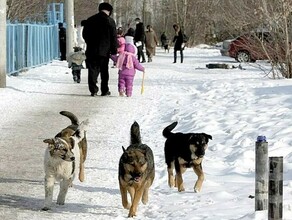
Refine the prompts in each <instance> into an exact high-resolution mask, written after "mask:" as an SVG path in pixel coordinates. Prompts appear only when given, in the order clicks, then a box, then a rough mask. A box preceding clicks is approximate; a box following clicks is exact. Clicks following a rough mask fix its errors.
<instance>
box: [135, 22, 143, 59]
mask: <svg viewBox="0 0 292 220" xmlns="http://www.w3.org/2000/svg"><path fill="white" fill-rule="evenodd" d="M135 22H136V30H135V36H134V42H135V45H136V47H137V49H138V60H139V62H141V63H145V62H146V59H145V55H144V52H143V49H144V41H145V30H144V24H143V22H142V21H141V20H140V18H136V19H135ZM141 59H142V60H141Z"/></svg>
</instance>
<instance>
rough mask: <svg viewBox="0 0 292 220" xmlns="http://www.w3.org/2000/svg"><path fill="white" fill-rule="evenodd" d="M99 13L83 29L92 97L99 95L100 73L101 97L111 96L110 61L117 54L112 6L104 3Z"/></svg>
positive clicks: (100, 5) (101, 4)
mask: <svg viewBox="0 0 292 220" xmlns="http://www.w3.org/2000/svg"><path fill="white" fill-rule="evenodd" d="M98 10H99V12H98V13H97V14H95V15H93V16H91V17H89V18H88V19H87V20H86V22H85V26H84V28H83V38H84V40H85V42H86V51H85V54H86V67H87V69H88V87H89V91H90V94H91V96H96V95H97V93H98V90H99V88H98V86H97V85H96V84H97V78H98V75H99V73H100V78H101V96H109V95H110V94H111V93H110V91H109V86H108V81H109V59H110V55H115V54H117V28H116V23H115V21H114V19H112V18H111V17H110V15H111V14H112V11H113V7H112V5H111V4H109V3H107V2H102V3H100V4H99V6H98Z"/></svg>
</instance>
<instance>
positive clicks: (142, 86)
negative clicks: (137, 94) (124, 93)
mask: <svg viewBox="0 0 292 220" xmlns="http://www.w3.org/2000/svg"><path fill="white" fill-rule="evenodd" d="M144 78H145V71H144V72H143V76H142V85H141V95H142V94H143V93H144Z"/></svg>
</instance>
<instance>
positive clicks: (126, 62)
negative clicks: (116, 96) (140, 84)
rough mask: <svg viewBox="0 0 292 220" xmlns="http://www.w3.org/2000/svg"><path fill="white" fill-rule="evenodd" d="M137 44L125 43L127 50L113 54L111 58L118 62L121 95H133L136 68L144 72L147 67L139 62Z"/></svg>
mask: <svg viewBox="0 0 292 220" xmlns="http://www.w3.org/2000/svg"><path fill="white" fill-rule="evenodd" d="M135 51H136V48H135V45H132V44H129V43H127V44H126V45H125V51H124V52H122V53H121V54H120V55H119V56H117V55H112V56H111V58H112V60H113V61H114V62H116V63H117V68H118V69H119V83H118V89H119V93H120V96H124V95H125V93H126V96H127V97H131V96H132V91H133V81H134V77H135V73H136V69H137V70H140V71H142V72H144V70H145V68H144V67H143V66H142V65H141V64H140V63H139V61H138V59H137V58H136V54H135Z"/></svg>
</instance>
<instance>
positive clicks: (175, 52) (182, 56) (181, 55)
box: [174, 49, 184, 63]
mask: <svg viewBox="0 0 292 220" xmlns="http://www.w3.org/2000/svg"><path fill="white" fill-rule="evenodd" d="M177 51H178V50H176V49H174V63H176V58H177ZM179 51H180V62H181V63H182V62H183V61H184V53H183V49H180V50H179Z"/></svg>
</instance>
